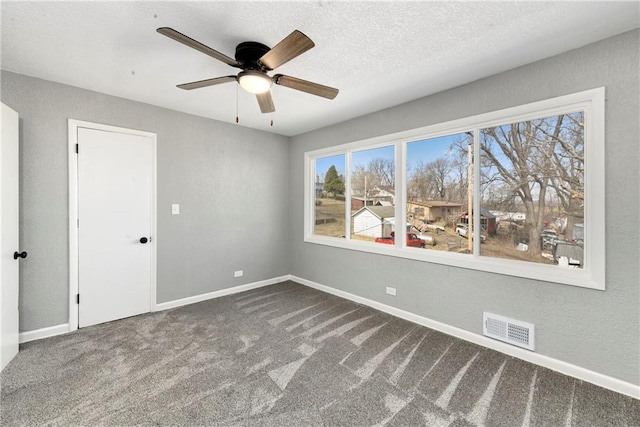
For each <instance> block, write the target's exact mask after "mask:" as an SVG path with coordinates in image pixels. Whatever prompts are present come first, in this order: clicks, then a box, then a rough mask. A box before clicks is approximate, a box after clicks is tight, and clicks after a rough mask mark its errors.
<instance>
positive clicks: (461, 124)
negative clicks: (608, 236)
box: [304, 87, 606, 290]
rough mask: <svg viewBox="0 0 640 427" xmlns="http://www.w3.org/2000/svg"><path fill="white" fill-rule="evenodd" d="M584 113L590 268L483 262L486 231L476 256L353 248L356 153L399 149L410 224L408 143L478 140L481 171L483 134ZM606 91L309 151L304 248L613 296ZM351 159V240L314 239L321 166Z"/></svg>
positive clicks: (400, 207)
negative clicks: (326, 160)
mask: <svg viewBox="0 0 640 427" xmlns="http://www.w3.org/2000/svg"><path fill="white" fill-rule="evenodd" d="M574 111H584V120H585V134H584V152H585V159H584V165H585V176H584V180H585V182H584V187H585V206H584V224H585V235H584V244H585V246H584V259H585V263H584V268H562V267H558V266H557V265H547V264H537V263H533V262H528V261H517V260H510V259H502V258H493V257H488V256H482V255H480V239H479V234H480V229H479V227H475V228H474V234H476V238H475V239H474V251H473V254H458V253H452V252H446V251H431V250H428V249H427V250H417V249H415V248H407V247H406V242H405V239H396V242H395V245H375V244H372V243H370V242H364V241H359V240H351V238H350V224H351V206H350V205H351V186H350V175H351V152H352V151H361V150H366V149H371V148H377V147H381V146H388V145H395V167H396V172H395V176H396V182H395V187H396V218H406V188H407V177H406V167H405V158H406V151H407V143H409V142H414V141H418V140H422V139H428V138H436V137H439V136H444V135H451V134H455V133H461V132H468V131H473V132H474V154H473V155H474V164H475V165H479V164H480V162H479V159H480V144H479V133H480V132H479V131H480V129H483V128H488V127H494V126H502V125H506V124H510V123H517V122H522V121H527V120H532V119H537V118H542V117H548V116H553V115H556V114H561V113H569V112H574ZM604 128H605V89H604V87H600V88H596V89H591V90H586V91H583V92H578V93H574V94H570V95H565V96H560V97H556V98H552V99H547V100H543V101H538V102H533V103H530V104H525V105H521V106H516V107H511V108H506V109H503V110H498V111H493V112H489V113H484V114H479V115H476V116H471V117H465V118H461V119H457V120H452V121H449V122H445V123H439V124H435V125H431V126H426V127H422V128H419V129H413V130H410V131H404V132H399V133H394V134H390V135H383V136H379V137H375V138H370V139H366V140H361V141H356V142H351V143H348V144H343V145H339V146H334V147H329V148H323V149H319V150H313V151H308V152H306V153H305V155H304V162H305V164H304V173H305V182H304V185H305V192H304V206H305V207H304V241H305V242H308V243H314V244H320V245H326V246H333V247H337V248H343V249H350V250H357V251H363V252H369V253H375V254H381V255H388V256H394V257H400V258H407V259H413V260H416V261H424V262H430V263H437V264H444V265H450V266H453V267H460V268H467V269H472V270H480V271H486V272H490V273H497V274H503V275H508V276H515V277H523V278H528V279H535V280H541V281H545V282H552V283H559V284H566V285H572V286H579V287H584V288H590V289H598V290H604V289H605V278H606V271H605V264H606V263H605V256H606V253H605V243H606V242H605V224H606V222H605V162H604V157H605V148H604V144H605V130H604ZM339 154H344V155H345V181H346V182H345V238H337V237H328V236H321V235H316V234H314V224H315V221H314V215H315V209H314V207H315V203H314V202H315V176H316V171H315V160H316V159H318V158H321V157H329V156H333V155H339ZM479 175H480V172H479V167H474V200H473V203H474V212H475V213H474V216H475V217H474V223H476V224H479V223H480V197H477V195H478V194H480V179H479V178H480V177H479Z"/></svg>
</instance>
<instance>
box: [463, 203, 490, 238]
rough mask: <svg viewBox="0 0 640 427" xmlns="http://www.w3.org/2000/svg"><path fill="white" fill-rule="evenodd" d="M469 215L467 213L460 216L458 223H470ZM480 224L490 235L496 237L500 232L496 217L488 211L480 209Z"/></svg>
mask: <svg viewBox="0 0 640 427" xmlns="http://www.w3.org/2000/svg"><path fill="white" fill-rule="evenodd" d="M467 214H468V212H465V213H463V214H462V215H460V217H459V218H458V222H459V223H462V224H467V223H468V222H469V220H468V218H467V216H468V215H467ZM480 223H481V224H482V229H483V230H486V231H487V233H488V234H489V235H491V236H494V235H495V234H496V233H497V232H498V227H497V221H496V216H495V215H494V214H492V213H491V212H489V211H488V210H486V209H480Z"/></svg>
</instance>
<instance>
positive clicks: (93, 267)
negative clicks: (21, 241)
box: [77, 127, 155, 327]
mask: <svg viewBox="0 0 640 427" xmlns="http://www.w3.org/2000/svg"><path fill="white" fill-rule="evenodd" d="M77 137H78V265H79V268H78V289H79V314H78V317H79V319H78V321H79V326H80V327H84V326H89V325H94V324H97V323H103V322H108V321H111V320H116V319H121V318H124V317H129V316H133V315H136V314H141V313H146V312H149V311H150V310H151V298H152V294H151V291H152V289H151V287H152V245H154V244H155V241H154V238H155V236H152V235H151V233H152V213H155V209H154V207H153V206H152V204H153V203H154V198H153V185H154V184H153V183H154V179H153V176H154V161H155V154H154V150H155V141H154V139H153V138H151V137H149V136H143V135H136V134H127V133H120V132H113V131H105V130H98V129H90V128H83V127H79V128H78V136H77Z"/></svg>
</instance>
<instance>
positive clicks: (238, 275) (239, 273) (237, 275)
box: [233, 270, 244, 277]
mask: <svg viewBox="0 0 640 427" xmlns="http://www.w3.org/2000/svg"><path fill="white" fill-rule="evenodd" d="M243 274H244V273H243V271H242V270H238V271H236V272H234V273H233V277H242V275H243Z"/></svg>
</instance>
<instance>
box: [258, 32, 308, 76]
mask: <svg viewBox="0 0 640 427" xmlns="http://www.w3.org/2000/svg"><path fill="white" fill-rule="evenodd" d="M314 46H315V44H314V43H313V42H312V41H311V39H310V38H309V37H307V36H305V35H304V34H303V33H301V32H300V31H298V30H294V31H293V32H292V33H291V34H289V35H288V36H287V37H285V38H284V39H282V40H281V41H280V43H278V44H277V45H275V46H274V47H273V48H271V50H269V51H268V52H267V53H265V54H264V55H262V58H260V59H259V62H260V63H261V64H262V65H263V66H265V67H266V68H268V69H270V70H273V69H275V68H277V67H279V66H281V65H282V64H284V63H285V62H289V61H291V60H292V59H293V58H295V57H296V56H298V55H301V54H303V53H305V52H306V51H308V50H309V49H311V48H312V47H314Z"/></svg>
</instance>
